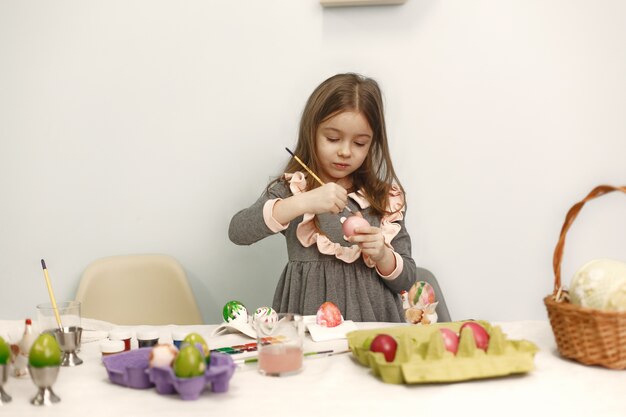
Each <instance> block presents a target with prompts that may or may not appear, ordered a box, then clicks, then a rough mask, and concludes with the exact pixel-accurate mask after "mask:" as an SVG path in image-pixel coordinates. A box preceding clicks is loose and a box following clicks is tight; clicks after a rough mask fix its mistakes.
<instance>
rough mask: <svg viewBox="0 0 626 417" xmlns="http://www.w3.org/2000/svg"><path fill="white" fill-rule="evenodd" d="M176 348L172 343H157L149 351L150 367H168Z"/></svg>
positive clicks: (176, 351) (172, 360) (174, 356)
mask: <svg viewBox="0 0 626 417" xmlns="http://www.w3.org/2000/svg"><path fill="white" fill-rule="evenodd" d="M177 354H178V349H176V346H174V345H168V344H164V343H159V344H157V345H155V346H154V347H153V348H152V351H151V352H150V358H149V363H150V367H151V368H169V367H170V366H172V363H174V359H175V358H176V355H177Z"/></svg>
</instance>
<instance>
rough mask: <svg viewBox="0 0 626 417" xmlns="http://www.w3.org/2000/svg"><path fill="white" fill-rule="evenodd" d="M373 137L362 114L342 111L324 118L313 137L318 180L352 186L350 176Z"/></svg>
mask: <svg viewBox="0 0 626 417" xmlns="http://www.w3.org/2000/svg"><path fill="white" fill-rule="evenodd" d="M372 137H373V132H372V129H371V127H370V125H369V123H368V122H367V119H366V118H365V116H363V114H362V113H357V112H354V111H344V112H341V113H337V114H336V115H334V116H333V117H330V118H328V119H326V120H325V121H323V122H322V123H321V124H320V125H319V126H318V128H317V133H316V136H315V149H316V151H317V156H318V158H319V163H320V165H321V172H320V173H319V175H320V177H321V179H322V180H323V181H324V182H331V181H332V182H337V183H339V184H340V185H342V186H343V187H344V188H349V187H351V186H352V179H351V175H352V173H354V172H355V171H356V170H357V169H359V167H360V166H361V165H362V164H363V161H365V158H366V157H367V153H368V152H369V150H370V146H371V145H372Z"/></svg>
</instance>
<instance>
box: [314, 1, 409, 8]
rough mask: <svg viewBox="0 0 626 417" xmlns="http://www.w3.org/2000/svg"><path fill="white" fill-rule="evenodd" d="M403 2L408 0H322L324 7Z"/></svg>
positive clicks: (382, 4) (386, 4)
mask: <svg viewBox="0 0 626 417" xmlns="http://www.w3.org/2000/svg"><path fill="white" fill-rule="evenodd" d="M403 3H406V0H320V4H321V5H322V6H324V7H342V6H388V5H393V4H403Z"/></svg>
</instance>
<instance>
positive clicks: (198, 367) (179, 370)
mask: <svg viewBox="0 0 626 417" xmlns="http://www.w3.org/2000/svg"><path fill="white" fill-rule="evenodd" d="M172 367H173V368H174V374H175V375H176V376H177V377H179V378H193V377H195V376H200V375H202V374H204V371H205V369H206V364H205V362H204V356H203V355H202V352H200V350H199V349H198V348H197V347H195V346H192V345H185V346H183V347H182V348H181V349H180V352H178V355H177V356H176V359H174V365H173V366H172Z"/></svg>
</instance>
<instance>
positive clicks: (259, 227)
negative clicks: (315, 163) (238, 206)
mask: <svg viewBox="0 0 626 417" xmlns="http://www.w3.org/2000/svg"><path fill="white" fill-rule="evenodd" d="M347 200H348V193H347V192H346V190H345V189H344V188H343V187H341V186H339V185H337V184H335V183H332V182H330V183H327V184H325V185H323V186H321V187H318V188H315V189H313V190H311V191H307V192H304V193H300V194H296V195H293V194H292V193H291V190H290V189H289V186H288V185H287V184H286V183H285V182H283V181H278V182H277V183H276V184H273V185H272V186H271V187H270V188H269V190H267V191H266V192H264V193H263V195H262V196H261V197H260V198H259V199H258V200H257V201H256V202H255V203H254V204H253V205H251V206H250V207H248V208H247V209H243V210H241V211H239V212H238V213H237V214H235V215H234V216H233V218H232V219H231V221H230V226H229V228H228V237H229V238H230V240H231V241H232V242H233V243H235V244H237V245H251V244H252V243H255V242H258V241H259V240H261V239H263V238H265V237H267V236H271V235H273V234H275V233H278V232H282V231H283V230H285V229H286V228H287V227H288V226H289V222H291V221H292V220H294V219H296V218H298V217H300V216H302V215H303V214H304V213H313V214H320V213H328V212H331V213H339V212H340V211H341V210H343V208H344V207H345V206H346V203H347Z"/></svg>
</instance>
